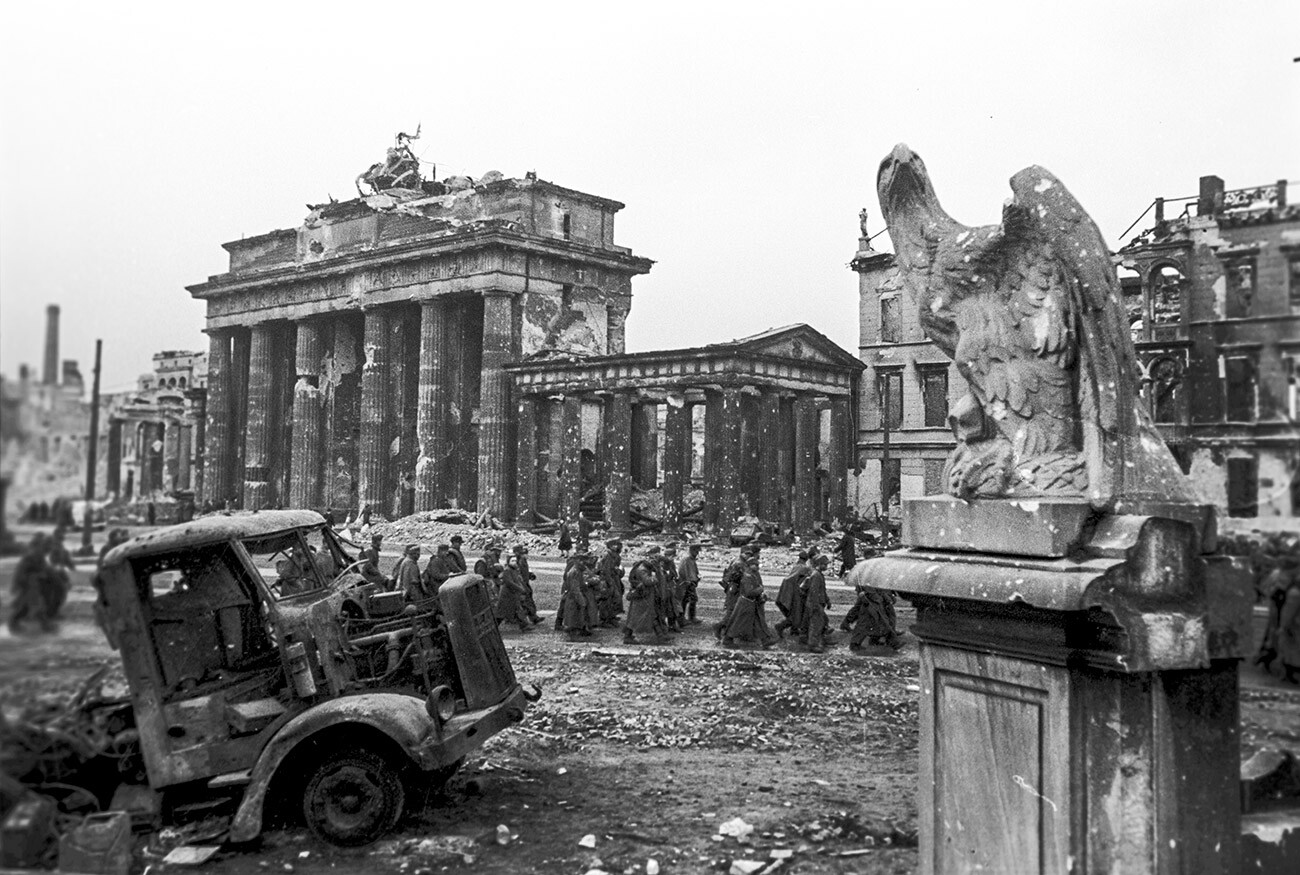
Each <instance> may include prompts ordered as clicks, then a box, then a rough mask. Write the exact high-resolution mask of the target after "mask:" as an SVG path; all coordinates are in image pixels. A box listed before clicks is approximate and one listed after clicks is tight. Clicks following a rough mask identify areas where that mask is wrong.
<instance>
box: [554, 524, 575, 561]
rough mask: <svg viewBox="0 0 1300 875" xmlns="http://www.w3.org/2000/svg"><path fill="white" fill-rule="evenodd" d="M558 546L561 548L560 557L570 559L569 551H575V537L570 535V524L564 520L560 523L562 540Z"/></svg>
mask: <svg viewBox="0 0 1300 875" xmlns="http://www.w3.org/2000/svg"><path fill="white" fill-rule="evenodd" d="M556 546H557V547H559V550H560V555H561V556H563V557H564V558H565V559H568V558H569V551H570V550H572V549H573V536H572V535H570V534H569V524H568V523H566V522H564V521H563V520H561V522H560V540H559V543H558V544H557V545H556Z"/></svg>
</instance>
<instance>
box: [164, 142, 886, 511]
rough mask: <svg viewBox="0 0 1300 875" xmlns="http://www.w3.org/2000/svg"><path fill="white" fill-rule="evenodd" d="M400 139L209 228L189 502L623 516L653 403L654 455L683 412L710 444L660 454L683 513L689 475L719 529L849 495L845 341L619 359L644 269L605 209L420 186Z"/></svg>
mask: <svg viewBox="0 0 1300 875" xmlns="http://www.w3.org/2000/svg"><path fill="white" fill-rule="evenodd" d="M408 139H410V138H407V137H406V136H405V135H399V137H398V140H397V143H396V144H395V145H394V147H393V148H391V149H389V150H388V156H387V159H386V161H385V162H384V163H382V164H377V165H374V166H373V167H371V168H370V169H369V170H367V171H366V172H365V173H363V174H361V176H360V177H358V191H359V192H361V191H362V186H363V185H365V186H368V187H369V188H370V189H371V193H369V194H366V193H364V192H362V194H361V196H360V197H358V198H355V199H352V200H348V201H343V202H339V201H335V200H333V199H331V200H330V201H329V202H328V203H324V204H318V205H315V206H312V207H310V212H309V213H308V215H307V218H306V219H305V220H304V222H303V223H302V225H301V226H300V227H298V228H291V229H283V230H277V231H271V232H270V233H267V234H262V235H260V236H257V237H251V238H246V239H243V240H239V241H233V242H230V243H227V244H225V245H224V248H225V249H226V250H227V251H228V252H229V253H230V268H229V270H228V271H227V272H226V273H224V274H220V275H217V276H213V277H210V278H209V279H208V281H207V282H204V283H200V284H197V285H194V286H190V287H188V291H189V292H190V293H191V295H193V296H194V297H195V298H198V299H200V300H204V301H206V302H207V308H208V309H207V328H206V331H207V333H208V335H209V338H210V341H209V356H208V359H209V366H208V399H207V431H206V452H205V469H204V480H203V495H201V496H200V499H211V500H213V501H215V502H217V503H218V504H222V503H229V504H230V505H232V506H242V507H244V508H246V509H258V508H266V507H284V506H292V507H311V508H333V509H337V510H339V511H344V510H347V509H356V508H358V507H364V506H367V505H369V506H370V507H371V508H372V509H374V510H375V511H377V512H379V513H381V514H383V515H386V516H401V515H405V514H409V513H412V512H414V511H419V510H432V509H434V508H438V507H445V506H449V505H455V506H459V507H462V508H467V509H471V510H475V511H479V512H483V513H487V514H490V515H491V516H493V517H496V518H498V519H501V520H503V521H516V520H517V521H518V523H519V524H521V525H529V524H533V523H535V522H536V521H537V520H538V516H537V514H538V513H539V512H543V513H545V512H546V511H550V512H551V513H554V514H556V515H561V511H562V512H563V514H562V515H565V516H567V517H568V518H570V519H572V518H574V516H576V513H577V508H578V507H579V506H580V505H581V500H582V497H583V496H584V495H589V494H590V493H591V491H592V488H593V487H594V488H595V492H596V494H597V495H599V496H600V497H601V498H602V499H605V498H606V497H608V500H603V501H602V505H603V506H602V507H601V508H600V510H599V511H598V512H600V513H602V514H603V515H607V516H608V518H609V520H610V522H611V524H612V526H613V528H615V529H616V530H623V529H625V528H626V517H627V505H628V496H629V495H630V488H631V478H633V477H634V476H635V477H637V478H638V479H639V480H641V481H642V482H643V484H644V485H648V486H654V485H656V484H655V483H652V482H649V481H650V480H652V479H656V477H657V475H656V474H653V473H652V474H648V475H647V474H645V473H644V472H645V471H646V470H647V467H649V468H655V462H654V461H653V460H654V459H655V458H656V456H655V455H654V453H655V450H654V449H651V450H649V453H650V459H651V460H652V461H650V462H648V463H646V462H644V461H642V460H643V459H644V458H645V453H646V450H645V447H647V446H649V447H655V446H657V437H654V435H655V433H656V429H655V428H653V427H652V425H653V418H654V416H655V414H656V407H655V405H660V404H662V405H666V407H665V409H666V410H667V411H668V412H667V415H666V417H665V427H664V432H665V433H664V443H665V447H666V448H672V447H681V446H682V445H683V442H689V436H687V437H683V427H684V426H683V422H685V428H686V430H687V431H688V432H689V429H690V421H689V419H688V418H684V417H687V416H688V413H689V411H690V410H691V409H692V406H698V407H699V408H700V414H699V415H698V417H697V418H698V420H699V421H698V422H697V427H703V428H705V429H707V430H708V434H709V440H708V441H706V446H708V447H711V449H709V451H708V457H707V459H706V460H705V461H704V464H703V466H702V470H700V471H695V472H693V471H692V470H691V466H690V465H689V464H688V460H687V459H688V457H685V456H684V454H683V453H682V452H678V451H670V452H668V453H666V454H665V456H664V461H663V463H662V465H661V466H660V467H662V471H663V479H664V484H665V486H666V487H667V495H668V502H667V503H668V505H669V506H670V507H671V508H672V509H673V510H674V511H676V512H677V514H678V517H679V518H680V514H681V513H682V510H681V503H680V498H678V497H677V496H679V495H680V493H681V492H682V490H683V489H684V488H686V487H687V486H688V483H687V481H688V479H689V478H690V477H691V476H692V475H693V474H694V475H695V476H697V477H699V478H700V479H701V480H702V482H703V486H704V493H705V507H704V509H703V516H704V521H705V522H706V523H707V524H708V525H709V526H710V527H713V526H717V527H719V528H720V529H722V530H726V529H727V528H729V524H730V520H732V519H734V518H735V517H736V515H737V514H744V513H746V512H751V513H753V512H758V513H761V514H762V515H763V516H765V517H768V518H770V519H772V521H774V522H775V521H781V522H784V523H786V524H787V525H790V524H793V525H795V526H797V527H799V528H803V529H806V528H808V527H809V526H810V525H811V521H812V520H813V519H820V518H823V517H824V516H826V515H827V514H831V513H835V512H837V511H838V510H840V509H841V508H842V507H843V505H844V480H845V472H846V470H847V468H848V467H849V464H850V456H851V453H850V451H849V450H850V445H849V444H848V443H847V442H848V441H850V440H851V439H852V437H851V426H850V423H851V422H852V419H853V416H852V412H851V410H850V404H851V399H852V398H853V397H854V389H855V387H856V383H857V374H858V372H859V371H860V370H861V365H860V363H858V362H857V360H856V359H855V358H854V357H853V356H852V355H851V354H849V353H847V352H845V351H844V350H841V349H839V348H838V347H836V346H835V345H834V344H833V343H831V342H830V341H829V340H827V339H826V338H825V337H823V336H822V335H820V334H818V333H817V332H815V331H813V330H812V329H810V328H807V326H796V327H794V328H791V329H782V330H781V331H777V332H772V333H771V336H770V337H767V339H766V340H763V336H760V337H759V338H751V339H748V340H746V341H736V342H732V343H729V344H716V345H713V346H708V347H702V348H699V349H695V350H678V351H669V352H656V353H637V354H631V355H625V346H624V323H625V320H626V319H627V314H628V311H629V309H630V307H631V299H632V278H633V277H634V276H637V275H640V274H644V273H647V272H649V270H650V267H651V265H652V264H653V262H651V261H650V260H649V259H646V258H642V257H638V256H636V255H633V254H632V252H631V250H629V249H628V248H627V247H623V246H619V245H617V244H616V243H615V242H614V216H615V214H616V213H617V212H618V211H619V210H620V209H622V207H623V204H621V203H618V202H617V201H613V200H609V199H607V198H602V197H598V196H595V195H590V194H585V193H583V192H578V191H574V190H572V189H568V188H564V187H562V186H559V185H555V184H554V183H551V182H547V181H545V180H542V179H538V178H537V176H536V174H533V173H529V174H527V175H526V176H525V177H524V178H523V179H514V178H505V177H503V176H502V175H501V174H500V173H497V172H496V171H492V172H489V173H487V174H485V175H484V176H483V177H481V178H480V179H478V180H473V179H470V178H469V177H463V176H453V177H449V178H447V179H444V180H438V179H436V178H429V179H426V178H424V177H423V176H422V174H421V173H420V172H419V162H418V161H417V160H416V159H415V157H414V156H413V155H412V153H411V152H410V149H409V146H408V145H407V140H408ZM781 344H784V346H781ZM507 366H509V368H507ZM560 396H563V400H560ZM584 410H585V411H586V419H585V420H584ZM683 411H686V412H687V413H684V412H683ZM583 421H586V422H588V426H587V428H586V429H585V433H586V434H587V437H586V438H585V440H586V443H585V444H584V443H583V440H584V438H583V436H582V435H583V434H584V429H583V428H582V426H581V423H582V422H583ZM573 422H578V423H579V426H578V428H577V430H576V431H574V430H573V429H572V427H571V424H572V423H573ZM634 422H635V423H637V424H638V427H637V428H633V423H634ZM566 423H568V424H570V425H569V426H566V425H565V424H566ZM800 423H802V424H800ZM566 428H567V429H568V431H567V434H568V435H569V436H568V437H566V438H564V439H561V434H562V432H565V429H566ZM715 431H716V434H715ZM597 435H599V437H597ZM552 436H554V440H552ZM613 436H621V439H619V440H611V439H610V438H611V437H613ZM769 436H772V437H773V438H774V439H773V440H768V437H769ZM715 438H716V439H715ZM584 448H586V449H587V451H588V452H587V455H586V456H585V457H584V455H583V449H584ZM760 448H761V449H760ZM552 450H553V451H552ZM638 451H640V453H641V456H640V459H638V456H637V453H638ZM566 454H567V455H566ZM746 454H748V455H746ZM569 456H571V457H572V458H571V459H570V460H569V461H570V464H568V465H567V467H566V466H563V465H562V464H561V462H562V460H564V459H565V458H567V457H569ZM584 458H585V460H586V462H587V477H586V478H585V479H584V477H583V474H582V471H583V460H584ZM819 468H821V469H824V473H823V474H822V475H821V476H820V477H819V476H818V475H817V471H818V469H819ZM655 470H657V468H656V469H655ZM768 472H773V473H772V474H771V476H768ZM836 472H838V473H836ZM547 475H550V476H549V477H548V476H547ZM593 477H595V478H596V480H597V481H598V482H593V481H592V478H593ZM768 480H771V481H772V482H771V483H767V482H766V481H768ZM606 486H608V488H606ZM796 496H798V497H799V498H796ZM593 512H596V511H595V509H594V508H588V510H587V513H588V515H589V516H591V515H593Z"/></svg>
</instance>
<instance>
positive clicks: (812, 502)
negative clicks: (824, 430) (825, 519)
mask: <svg viewBox="0 0 1300 875" xmlns="http://www.w3.org/2000/svg"><path fill="white" fill-rule="evenodd" d="M817 431H818V429H817V402H816V401H815V400H813V399H812V398H811V397H808V396H805V395H800V396H799V397H798V398H796V399H795V402H794V502H793V503H794V528H795V531H796V532H797V533H799V534H801V535H802V534H805V533H807V532H810V531H812V526H813V516H814V514H815V510H816V501H817V467H816V466H817V438H818V434H817Z"/></svg>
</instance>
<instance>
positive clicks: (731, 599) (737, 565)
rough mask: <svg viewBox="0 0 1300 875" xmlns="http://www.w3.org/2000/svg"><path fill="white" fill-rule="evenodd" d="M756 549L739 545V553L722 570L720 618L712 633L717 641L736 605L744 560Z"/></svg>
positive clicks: (720, 638) (720, 637) (743, 572)
mask: <svg viewBox="0 0 1300 875" xmlns="http://www.w3.org/2000/svg"><path fill="white" fill-rule="evenodd" d="M757 549H758V548H757V547H755V546H754V545H753V544H746V545H745V546H743V547H741V548H740V555H739V556H737V557H736V559H735V561H733V562H732V563H731V564H730V565H728V566H727V568H726V570H725V571H723V572H722V580H721V581H719V585H720V586H721V587H722V592H723V596H724V597H723V602H722V619H721V620H719V621H718V622H717V623H714V624H713V635H714V637H715V638H717V639H718V640H719V641H721V640H722V638H723V632H724V631H725V630H726V628H727V623H728V622H729V621H730V619H731V612H732V610H733V609H734V608H735V607H736V599H737V598H739V597H740V579H741V578H742V577H743V576H744V574H745V562H746V560H747V559H748V558H749V554H750V552H751V551H756V550H757Z"/></svg>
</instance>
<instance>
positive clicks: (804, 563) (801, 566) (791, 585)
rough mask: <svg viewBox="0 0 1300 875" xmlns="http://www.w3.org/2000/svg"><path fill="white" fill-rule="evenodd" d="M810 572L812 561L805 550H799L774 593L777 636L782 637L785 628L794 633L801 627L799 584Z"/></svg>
mask: <svg viewBox="0 0 1300 875" xmlns="http://www.w3.org/2000/svg"><path fill="white" fill-rule="evenodd" d="M811 572H812V561H811V560H810V559H809V558H808V551H807V550H800V551H799V561H798V562H796V563H795V565H794V567H793V568H791V569H790V573H789V574H787V575H786V577H785V579H784V580H782V581H781V589H780V590H779V591H778V592H777V594H776V607H777V610H779V611H780V612H781V619H780V620H777V622H776V627H775V631H776V634H777V637H780V638H784V637H785V630H786V629H793V630H794V631H795V634H798V632H799V630H800V629H801V628H802V627H803V613H804V598H805V597H804V593H803V589H802V588H801V586H800V585H801V584H802V583H803V581H804V578H806V577H807V576H808V575H809V574H810V573H811Z"/></svg>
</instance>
